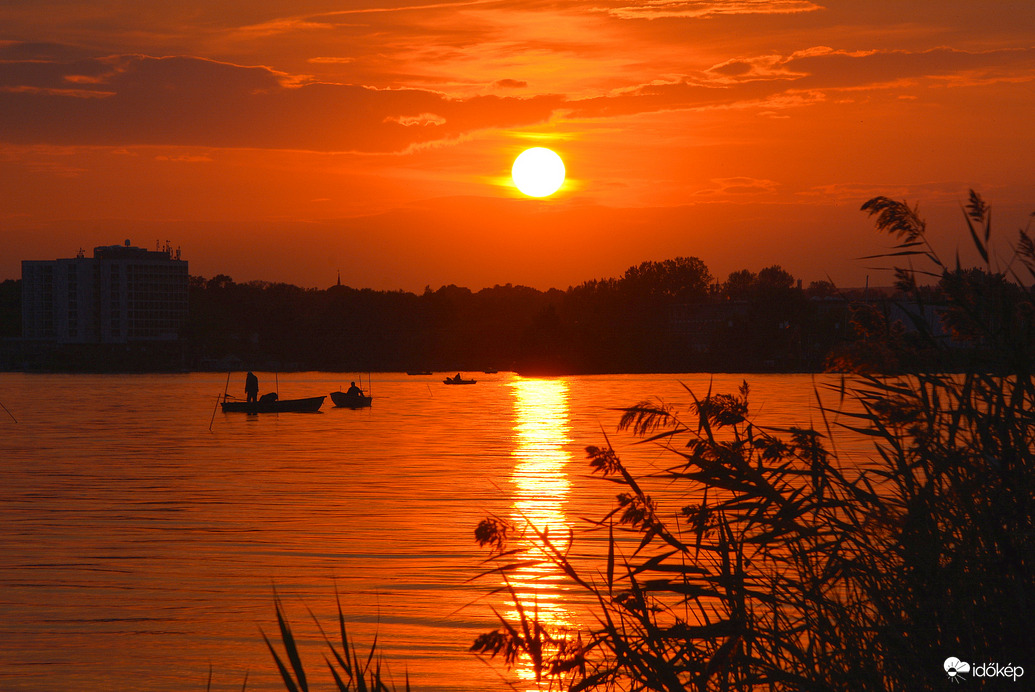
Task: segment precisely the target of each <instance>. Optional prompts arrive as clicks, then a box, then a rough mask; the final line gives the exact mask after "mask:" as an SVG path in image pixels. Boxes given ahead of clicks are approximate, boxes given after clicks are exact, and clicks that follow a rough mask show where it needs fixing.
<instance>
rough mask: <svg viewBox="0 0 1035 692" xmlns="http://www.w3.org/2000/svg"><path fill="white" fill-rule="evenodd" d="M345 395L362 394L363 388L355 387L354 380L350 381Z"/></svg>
mask: <svg viewBox="0 0 1035 692" xmlns="http://www.w3.org/2000/svg"><path fill="white" fill-rule="evenodd" d="M345 396H363V390H362V389H360V388H359V387H357V386H356V383H355V382H350V383H349V388H348V390H347V391H346V392H345Z"/></svg>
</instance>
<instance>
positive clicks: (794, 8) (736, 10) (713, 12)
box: [604, 0, 823, 19]
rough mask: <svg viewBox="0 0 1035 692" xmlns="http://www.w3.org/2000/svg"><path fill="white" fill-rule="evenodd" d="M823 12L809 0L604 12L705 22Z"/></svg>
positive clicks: (732, 0) (733, 0) (708, 1)
mask: <svg viewBox="0 0 1035 692" xmlns="http://www.w3.org/2000/svg"><path fill="white" fill-rule="evenodd" d="M821 9H823V8H822V7H821V6H820V5H817V4H815V3H813V2H809V1H808V0H723V1H721V2H716V1H715V0H648V2H644V3H641V4H637V5H626V6H622V7H612V8H609V9H606V10H604V11H605V12H607V14H609V15H611V16H613V17H618V18H619V19H662V18H689V19H703V18H707V17H713V16H717V15H734V14H797V13H799V12H815V11H816V10H821Z"/></svg>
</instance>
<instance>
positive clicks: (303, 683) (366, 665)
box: [246, 593, 410, 692]
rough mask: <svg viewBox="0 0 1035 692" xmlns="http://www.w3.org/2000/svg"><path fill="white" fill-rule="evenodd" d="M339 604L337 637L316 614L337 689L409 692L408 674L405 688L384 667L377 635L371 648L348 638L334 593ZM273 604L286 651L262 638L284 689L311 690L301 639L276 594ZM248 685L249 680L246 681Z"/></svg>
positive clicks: (305, 691)
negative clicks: (332, 634) (279, 650)
mask: <svg viewBox="0 0 1035 692" xmlns="http://www.w3.org/2000/svg"><path fill="white" fill-rule="evenodd" d="M335 600H336V603H337V607H338V620H337V625H338V632H337V639H332V638H331V637H330V636H329V635H328V634H327V633H326V632H325V631H324V629H323V626H322V625H320V621H319V619H317V617H316V616H315V615H313V621H314V622H315V623H316V625H317V627H318V628H319V630H320V634H321V635H322V637H323V640H324V643H325V644H326V645H327V651H326V653H324V656H323V660H324V664H325V665H326V666H327V669H328V670H329V672H330V674H331V676H332V677H333V678H334V683H335V689H337V690H338V692H395V691H396V690H405V692H410V680H409V675H406V676H405V678H404V682H403V687H402V688H399V687H398V686H396V685H395V684H394V683H393V682H392V681H391V679H390V677H389V676H388V671H387V669H386V668H385V667H384V662H383V659H382V656H381V654H380V652H379V651H378V648H377V637H376V636H375V637H374V641H373V643H372V644H371V645H370V649H369V650H367V651H366V652H360V650H359V649H357V648H356V644H355V642H354V641H350V640H349V636H348V630H347V627H346V624H345V616H344V614H343V613H342V610H341V601H340V599H338V596H337V594H335ZM274 605H275V607H276V612H277V627H278V629H279V630H280V642H281V648H283V653H280V652H278V650H277V647H276V646H275V645H274V643H273V642H272V641H271V640H270V638H269V637H268V636H266V633H265V632H263V633H262V638H263V640H265V642H266V646H267V647H268V648H269V650H270V654H271V655H272V656H273V661H274V663H275V664H276V666H277V670H278V672H279V673H280V677H281V680H282V681H283V683H284V689H286V690H288V692H309V679H308V676H307V675H306V668H305V665H304V664H303V662H302V656H301V654H300V652H299V646H298V642H297V641H296V639H295V635H294V634H293V633H292V631H291V625H290V624H289V622H288V620H287V617H286V616H285V614H284V608H283V605H282V603H281V601H280V598H279V597H278V596H277V595H276V593H274ZM246 684H247V681H246Z"/></svg>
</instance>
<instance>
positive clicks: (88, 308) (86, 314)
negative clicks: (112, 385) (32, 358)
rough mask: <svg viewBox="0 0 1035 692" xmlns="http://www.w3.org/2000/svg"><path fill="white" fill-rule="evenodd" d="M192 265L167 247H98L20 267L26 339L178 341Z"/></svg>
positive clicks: (103, 341) (86, 341) (59, 342)
mask: <svg viewBox="0 0 1035 692" xmlns="http://www.w3.org/2000/svg"><path fill="white" fill-rule="evenodd" d="M187 284H188V273H187V262H186V260H181V259H180V253H179V250H177V251H176V252H175V253H174V252H173V251H172V249H171V248H169V247H168V246H166V247H164V248H159V249H157V250H145V249H144V248H139V247H133V246H131V245H130V244H129V241H128V240H127V241H126V242H125V244H124V245H108V246H101V247H96V248H94V250H93V257H92V258H88V257H85V256H84V255H83V253H82V251H80V253H79V255H78V256H77V257H74V258H71V259H57V260H24V261H23V262H22V336H23V337H24V338H26V339H35V340H40V341H49V342H53V343H57V344H105V343H108V344H128V343H134V342H162V341H175V340H177V339H179V338H180V331H181V329H182V328H183V326H184V324H185V323H186V321H187Z"/></svg>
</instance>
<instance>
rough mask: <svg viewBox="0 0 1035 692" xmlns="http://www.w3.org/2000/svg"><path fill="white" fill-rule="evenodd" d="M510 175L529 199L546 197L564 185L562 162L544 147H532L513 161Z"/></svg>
mask: <svg viewBox="0 0 1035 692" xmlns="http://www.w3.org/2000/svg"><path fill="white" fill-rule="evenodd" d="M510 175H511V177H512V178H513V179H514V185H515V186H517V189H519V190H521V191H522V192H523V193H525V194H526V195H528V196H529V197H548V196H550V195H552V194H553V193H555V192H557V190H559V189H560V188H561V185H562V184H563V183H564V162H563V161H561V157H560V156H558V155H557V154H555V153H554V152H552V151H551V150H549V149H547V148H546V147H533V148H531V149H525V150H524V151H523V152H521V154H520V155H519V156H518V157H517V158H516V159H514V167H513V168H512V169H511V170H510Z"/></svg>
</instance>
